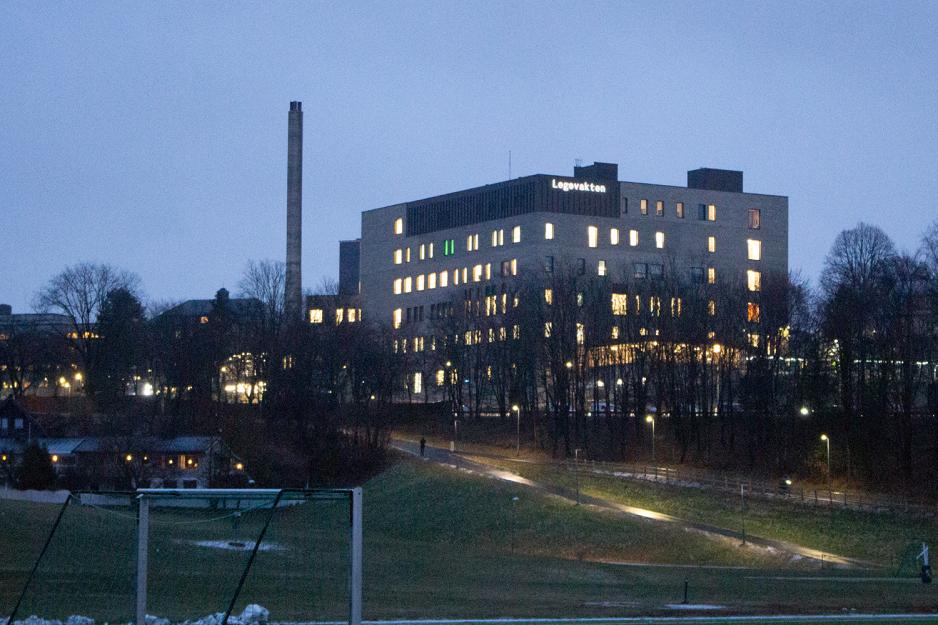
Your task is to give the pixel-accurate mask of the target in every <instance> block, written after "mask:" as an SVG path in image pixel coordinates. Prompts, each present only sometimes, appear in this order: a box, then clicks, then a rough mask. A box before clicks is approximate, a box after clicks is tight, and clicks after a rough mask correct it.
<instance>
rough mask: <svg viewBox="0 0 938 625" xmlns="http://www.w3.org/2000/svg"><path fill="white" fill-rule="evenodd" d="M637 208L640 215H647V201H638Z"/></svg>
mask: <svg viewBox="0 0 938 625" xmlns="http://www.w3.org/2000/svg"><path fill="white" fill-rule="evenodd" d="M638 208H639V210H640V211H641V213H642V215H647V214H648V200H639V201H638Z"/></svg>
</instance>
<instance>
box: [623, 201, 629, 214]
mask: <svg viewBox="0 0 938 625" xmlns="http://www.w3.org/2000/svg"><path fill="white" fill-rule="evenodd" d="M628 212H629V198H627V197H624V198H622V214H623V215H627V214H628Z"/></svg>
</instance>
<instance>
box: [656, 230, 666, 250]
mask: <svg viewBox="0 0 938 625" xmlns="http://www.w3.org/2000/svg"><path fill="white" fill-rule="evenodd" d="M655 247H657V248H658V249H659V250H660V249H664V233H663V232H656V233H655Z"/></svg>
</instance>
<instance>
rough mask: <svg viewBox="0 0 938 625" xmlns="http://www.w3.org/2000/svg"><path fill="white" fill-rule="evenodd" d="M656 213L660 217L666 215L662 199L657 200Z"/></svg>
mask: <svg viewBox="0 0 938 625" xmlns="http://www.w3.org/2000/svg"><path fill="white" fill-rule="evenodd" d="M655 215H657V216H659V217H661V216H662V215H664V202H662V201H661V200H658V201H657V202H655Z"/></svg>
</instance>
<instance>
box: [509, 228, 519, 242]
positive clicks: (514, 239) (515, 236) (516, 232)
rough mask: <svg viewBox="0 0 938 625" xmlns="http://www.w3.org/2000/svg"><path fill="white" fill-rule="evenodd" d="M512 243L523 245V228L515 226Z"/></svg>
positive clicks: (512, 230) (512, 231)
mask: <svg viewBox="0 0 938 625" xmlns="http://www.w3.org/2000/svg"><path fill="white" fill-rule="evenodd" d="M511 242H512V243H521V226H515V227H514V228H512V229H511Z"/></svg>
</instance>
